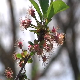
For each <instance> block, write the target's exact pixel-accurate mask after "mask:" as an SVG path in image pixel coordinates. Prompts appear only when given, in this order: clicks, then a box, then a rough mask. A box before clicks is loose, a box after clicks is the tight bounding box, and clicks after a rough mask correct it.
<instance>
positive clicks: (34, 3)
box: [29, 0, 42, 20]
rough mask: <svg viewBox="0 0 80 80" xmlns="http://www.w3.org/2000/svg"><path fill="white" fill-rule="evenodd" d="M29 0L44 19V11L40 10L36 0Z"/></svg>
mask: <svg viewBox="0 0 80 80" xmlns="http://www.w3.org/2000/svg"><path fill="white" fill-rule="evenodd" d="M29 1H30V2H31V3H32V4H33V6H34V8H35V9H36V11H37V13H38V14H39V17H40V19H41V20H42V13H41V11H40V8H39V6H38V4H37V3H36V2H35V1H34V0H29Z"/></svg>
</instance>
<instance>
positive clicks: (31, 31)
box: [29, 30, 37, 33]
mask: <svg viewBox="0 0 80 80" xmlns="http://www.w3.org/2000/svg"><path fill="white" fill-rule="evenodd" d="M29 31H30V32H34V33H36V32H37V30H29Z"/></svg>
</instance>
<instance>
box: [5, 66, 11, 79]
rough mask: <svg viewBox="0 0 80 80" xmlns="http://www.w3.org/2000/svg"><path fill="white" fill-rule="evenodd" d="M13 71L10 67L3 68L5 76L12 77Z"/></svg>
mask: <svg viewBox="0 0 80 80" xmlns="http://www.w3.org/2000/svg"><path fill="white" fill-rule="evenodd" d="M12 75H13V72H12V70H11V68H9V67H8V68H7V69H6V70H5V76H6V77H7V78H13V76H12Z"/></svg>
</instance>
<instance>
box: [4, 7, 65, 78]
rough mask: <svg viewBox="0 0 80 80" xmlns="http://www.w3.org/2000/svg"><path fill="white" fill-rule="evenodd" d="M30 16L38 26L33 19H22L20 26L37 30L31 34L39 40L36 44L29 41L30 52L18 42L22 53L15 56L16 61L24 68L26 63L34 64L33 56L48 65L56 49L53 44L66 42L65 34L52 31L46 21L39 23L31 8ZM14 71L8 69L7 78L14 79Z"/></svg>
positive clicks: (54, 29) (36, 40) (56, 30)
mask: <svg viewBox="0 0 80 80" xmlns="http://www.w3.org/2000/svg"><path fill="white" fill-rule="evenodd" d="M28 11H29V15H31V16H32V17H33V18H35V20H36V22H37V26H35V25H33V24H31V22H32V21H31V19H29V18H25V19H24V20H22V19H21V22H20V26H21V27H23V28H24V29H26V30H27V28H29V27H31V28H34V29H35V30H30V32H34V33H35V34H37V38H38V39H35V40H34V43H32V42H31V41H29V42H28V43H29V46H28V50H23V43H22V41H17V43H16V45H17V47H19V48H20V49H21V50H22V52H21V53H17V54H14V55H13V56H14V58H15V60H19V66H20V67H22V66H23V65H24V64H26V63H32V62H33V60H32V56H33V55H35V54H36V55H37V56H39V57H41V58H42V61H43V63H45V64H46V61H47V60H48V59H49V55H47V54H48V53H50V52H51V51H52V50H53V49H54V48H53V44H54V43H56V44H58V45H62V44H63V42H64V34H63V33H59V32H58V29H57V28H55V27H53V29H52V30H51V31H50V30H49V27H48V26H47V24H46V19H44V18H43V20H42V21H41V22H39V21H38V20H37V19H36V17H35V10H33V9H32V8H30V9H29V10H28ZM12 74H13V72H12V70H11V69H10V68H8V69H7V70H6V71H5V75H6V76H7V78H12Z"/></svg>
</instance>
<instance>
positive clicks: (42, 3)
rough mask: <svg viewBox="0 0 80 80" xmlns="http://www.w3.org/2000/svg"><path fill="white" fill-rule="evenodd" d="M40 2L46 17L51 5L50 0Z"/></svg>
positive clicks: (40, 0)
mask: <svg viewBox="0 0 80 80" xmlns="http://www.w3.org/2000/svg"><path fill="white" fill-rule="evenodd" d="M39 3H40V6H41V9H42V12H43V15H44V17H46V13H47V10H48V7H49V0H39Z"/></svg>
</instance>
